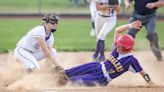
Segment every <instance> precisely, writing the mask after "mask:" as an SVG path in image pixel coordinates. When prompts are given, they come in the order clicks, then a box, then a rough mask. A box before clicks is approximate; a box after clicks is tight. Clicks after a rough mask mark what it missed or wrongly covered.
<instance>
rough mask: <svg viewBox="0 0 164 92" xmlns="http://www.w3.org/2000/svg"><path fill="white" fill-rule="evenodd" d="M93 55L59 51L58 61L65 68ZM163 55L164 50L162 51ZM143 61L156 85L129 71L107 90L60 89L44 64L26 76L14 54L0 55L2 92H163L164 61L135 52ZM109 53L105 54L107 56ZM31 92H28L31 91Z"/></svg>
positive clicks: (113, 81)
mask: <svg viewBox="0 0 164 92" xmlns="http://www.w3.org/2000/svg"><path fill="white" fill-rule="evenodd" d="M92 53H93V52H59V53H58V58H57V61H58V62H59V64H60V65H62V66H63V67H64V68H65V69H67V68H70V67H73V66H76V65H79V64H83V63H86V62H90V56H91V55H92ZM162 53H163V55H164V51H162ZM133 54H134V55H135V56H136V57H137V58H138V59H139V61H140V64H141V65H142V66H143V68H144V69H145V71H146V72H147V73H148V74H149V75H150V77H151V78H152V80H153V82H154V83H155V85H154V86H151V87H150V86H148V85H147V84H146V83H145V81H144V79H143V78H142V77H141V76H140V75H139V74H133V73H131V72H127V73H125V74H123V75H121V76H120V77H118V78H117V79H114V80H112V82H111V83H110V84H109V85H107V86H106V87H84V86H82V87H80V86H75V85H71V84H70V83H68V84H67V85H66V86H62V87H58V86H57V83H56V78H57V76H56V75H55V73H53V72H52V71H51V68H50V67H47V66H46V63H45V61H44V60H43V61H41V62H39V63H40V66H41V68H42V70H41V71H40V72H36V73H32V74H26V73H24V72H23V71H22V69H21V65H20V64H19V63H17V62H14V59H13V53H12V52H10V53H7V54H0V89H1V90H0V92H2V91H3V92H4V91H6V92H7V90H15V92H18V91H25V90H29V91H30V90H35V91H38V92H88V91H89V92H127V91H129V92H164V61H163V62H158V61H156V58H155V57H154V55H153V54H152V52H151V51H135V52H134V53H133ZM107 55H108V53H106V56H107ZM29 91H28V92H29Z"/></svg>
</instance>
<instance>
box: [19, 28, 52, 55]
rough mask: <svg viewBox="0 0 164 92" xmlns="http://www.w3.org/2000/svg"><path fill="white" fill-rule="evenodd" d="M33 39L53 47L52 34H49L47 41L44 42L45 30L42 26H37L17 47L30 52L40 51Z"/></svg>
mask: <svg viewBox="0 0 164 92" xmlns="http://www.w3.org/2000/svg"><path fill="white" fill-rule="evenodd" d="M34 37H38V38H41V39H44V40H45V41H46V43H47V45H48V46H49V47H52V46H53V43H54V37H53V34H52V33H50V34H49V39H47V40H46V30H45V28H44V26H37V27H35V28H33V29H32V30H31V31H30V32H28V33H27V34H26V35H25V36H24V37H23V38H22V39H21V40H20V41H19V42H18V43H17V47H20V48H24V49H26V50H29V51H31V52H38V51H40V50H41V48H40V46H39V44H38V42H37V40H36V39H35V38H34Z"/></svg>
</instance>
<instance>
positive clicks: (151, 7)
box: [146, 3, 155, 9]
mask: <svg viewBox="0 0 164 92" xmlns="http://www.w3.org/2000/svg"><path fill="white" fill-rule="evenodd" d="M146 7H147V8H149V9H153V8H155V5H154V3H148V4H147V5H146Z"/></svg>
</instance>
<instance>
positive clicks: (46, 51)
mask: <svg viewBox="0 0 164 92" xmlns="http://www.w3.org/2000/svg"><path fill="white" fill-rule="evenodd" d="M35 39H36V40H37V41H38V44H39V46H40V47H41V49H42V50H43V52H44V55H45V57H46V59H47V60H48V61H49V62H50V63H53V64H56V61H55V58H54V57H53V56H52V54H51V51H50V49H49V48H48V46H47V44H46V42H45V40H44V39H41V38H38V37H35Z"/></svg>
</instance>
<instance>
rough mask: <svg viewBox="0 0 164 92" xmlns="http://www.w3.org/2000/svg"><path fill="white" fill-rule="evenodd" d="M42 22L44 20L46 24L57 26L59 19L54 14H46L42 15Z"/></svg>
mask: <svg viewBox="0 0 164 92" xmlns="http://www.w3.org/2000/svg"><path fill="white" fill-rule="evenodd" d="M42 20H44V21H45V22H46V23H51V24H55V23H56V24H57V23H58V20H59V17H58V16H57V15H56V14H55V13H48V14H45V15H44V17H43V18H42Z"/></svg>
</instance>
